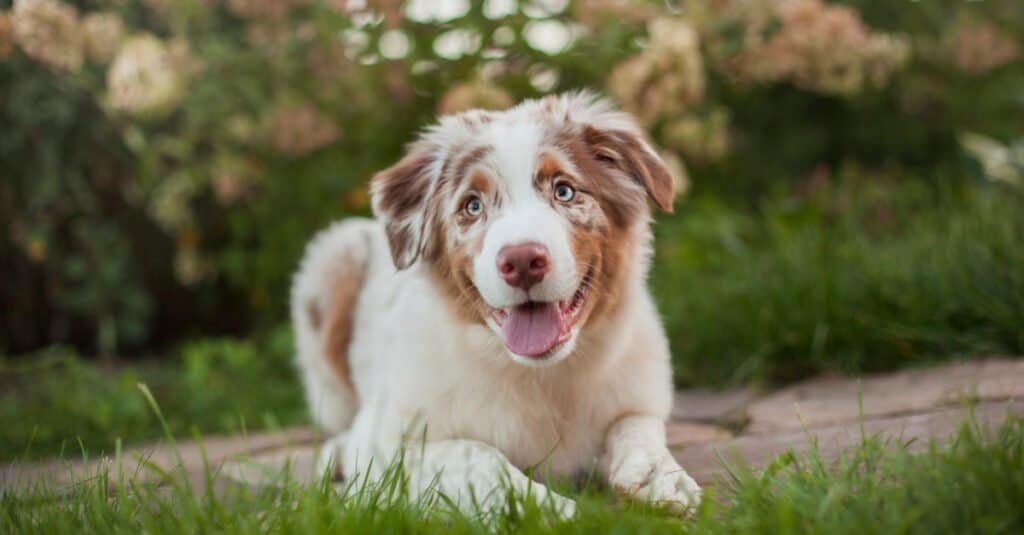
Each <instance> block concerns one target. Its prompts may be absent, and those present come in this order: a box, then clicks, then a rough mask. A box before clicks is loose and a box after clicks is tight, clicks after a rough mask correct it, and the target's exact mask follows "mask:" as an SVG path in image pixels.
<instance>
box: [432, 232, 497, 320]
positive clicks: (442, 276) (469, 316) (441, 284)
mask: <svg viewBox="0 0 1024 535" xmlns="http://www.w3.org/2000/svg"><path fill="white" fill-rule="evenodd" d="M438 233H439V235H438V236H437V241H438V243H446V240H445V236H444V233H445V231H444V230H443V226H441V225H439V226H438ZM483 237H484V234H483V233H482V232H481V233H480V234H478V235H477V236H476V237H475V238H474V239H471V240H468V241H467V242H463V243H459V244H456V245H455V246H453V247H449V248H447V249H446V250H445V251H444V253H443V254H440V255H438V256H437V258H436V259H435V261H434V262H433V264H432V266H431V268H432V269H431V270H430V274H431V277H432V278H433V279H434V284H435V285H437V288H438V289H440V290H441V293H442V295H444V297H445V301H446V302H447V303H448V304H449V305H450V309H451V311H452V312H453V313H454V314H455V317H456V318H458V319H459V320H460V321H463V322H465V323H468V324H478V325H484V324H485V320H484V318H485V317H486V314H488V310H487V307H486V306H485V304H484V302H483V298H482V297H481V296H480V291H479V290H477V288H476V285H475V284H473V258H474V257H475V256H476V255H477V254H478V253H479V252H480V249H481V248H482V247H483Z"/></svg>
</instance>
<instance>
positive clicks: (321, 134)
mask: <svg viewBox="0 0 1024 535" xmlns="http://www.w3.org/2000/svg"><path fill="white" fill-rule="evenodd" d="M270 126H271V129H272V131H271V136H272V137H271V141H272V144H273V146H274V147H275V148H276V149H277V150H278V151H280V152H282V153H284V154H286V155H288V156H292V157H299V156H304V155H306V154H309V153H311V152H313V151H315V150H317V149H320V148H323V147H326V146H327V145H330V144H331V143H334V142H335V141H336V140H337V139H338V127H337V126H335V124H334V120H333V119H332V118H331V117H328V116H326V115H324V114H323V113H321V112H320V110H319V109H317V107H316V106H314V105H313V104H312V103H309V102H300V103H294V104H285V105H282V106H280V107H278V108H277V110H276V111H275V112H274V115H273V117H272V119H271V125H270Z"/></svg>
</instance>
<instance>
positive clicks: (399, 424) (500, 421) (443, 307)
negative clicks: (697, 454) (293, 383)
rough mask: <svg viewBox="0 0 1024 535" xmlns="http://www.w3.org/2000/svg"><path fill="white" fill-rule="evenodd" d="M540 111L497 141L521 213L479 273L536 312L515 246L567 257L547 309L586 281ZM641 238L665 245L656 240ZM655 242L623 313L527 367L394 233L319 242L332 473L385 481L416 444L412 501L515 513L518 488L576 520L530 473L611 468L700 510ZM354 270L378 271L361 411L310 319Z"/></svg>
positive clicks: (504, 219)
mask: <svg viewBox="0 0 1024 535" xmlns="http://www.w3.org/2000/svg"><path fill="white" fill-rule="evenodd" d="M559 106H561V108H558V112H559V113H561V112H563V111H564V112H565V113H575V114H577V115H578V116H580V117H581V118H586V120H588V121H590V122H592V123H596V124H597V125H598V126H608V127H616V128H620V129H628V130H634V129H635V127H634V126H633V125H632V123H631V122H630V121H628V119H627V118H626V117H625V116H623V115H622V114H619V113H617V112H612V111H611V110H610V109H608V108H607V106H606V105H605V104H603V103H602V102H600V101H594V100H593V99H592V98H590V97H587V96H585V95H575V96H569V97H562V100H560V101H559ZM539 113H541V112H540V109H539V105H538V104H537V103H536V102H532V103H524V104H521V105H520V106H518V107H516V108H514V109H512V110H510V111H508V112H505V113H504V114H502V115H501V116H500V117H499V120H496V121H495V127H494V130H492V134H493V142H494V146H495V151H494V159H493V160H491V161H490V163H489V164H488V165H489V166H490V167H491V168H497V171H498V172H499V173H500V174H501V176H502V180H503V187H504V188H506V191H505V195H506V198H505V202H506V204H505V206H504V208H503V210H502V213H501V215H500V216H499V219H498V220H496V221H494V222H493V223H492V225H491V228H490V231H489V232H488V234H487V236H486V238H485V241H484V247H483V251H482V252H481V254H480V255H479V256H478V257H477V258H476V262H475V264H474V265H475V269H474V271H475V273H474V276H475V283H476V285H477V287H478V289H479V290H480V292H481V294H482V296H483V297H484V299H485V300H486V301H488V302H489V303H490V304H491V305H492V306H507V305H509V304H514V303H520V302H522V301H524V300H525V299H526V296H525V295H523V294H524V292H523V291H522V290H516V289H512V288H509V287H508V286H507V285H505V284H504V283H503V282H502V281H501V279H500V277H499V276H498V274H497V271H496V267H495V255H496V254H497V251H498V250H500V248H501V247H502V246H504V245H508V244H512V243H518V242H521V241H538V242H540V243H543V244H544V245H546V246H547V247H548V249H549V251H550V252H551V255H552V264H553V270H552V273H551V274H550V276H549V278H548V279H546V280H545V281H544V282H543V283H542V284H541V285H539V286H537V287H536V288H535V289H532V290H531V295H530V297H531V298H534V299H537V298H541V296H543V298H545V299H550V298H557V299H566V298H569V297H570V296H571V295H572V293H573V292H574V291H575V287H576V284H577V281H578V277H579V274H578V272H577V270H578V268H577V266H575V264H574V262H575V261H574V259H573V257H572V254H571V251H570V249H569V241H568V240H569V234H568V232H569V229H568V226H567V224H566V222H565V221H564V220H562V219H561V218H560V216H559V215H558V213H557V212H555V211H554V210H552V209H551V208H550V207H549V206H548V205H547V204H545V203H543V202H540V200H539V199H538V198H537V195H536V192H535V191H534V190H533V188H532V187H531V186H530V180H532V173H533V167H534V165H535V164H534V162H535V160H536V157H537V151H538V148H539V145H540V141H539V140H540V132H539V129H538V126H537V121H536V120H535V119H536V117H537V115H538V114H539ZM602 121H604V123H602ZM460 128H465V127H464V126H459V124H456V123H455V122H453V121H452V120H450V119H449V120H442V121H441V124H440V125H439V126H437V127H434V128H433V129H431V130H430V131H428V133H427V136H428V138H429V137H430V136H433V137H434V138H433V139H434V142H437V141H438V139H443V140H444V143H449V142H459V140H464V139H466V137H467V136H466V135H465V132H463V131H461V130H460ZM442 145H443V144H442ZM646 224H647V223H646V220H645V221H643V222H641V223H640V225H644V226H646ZM637 232H638V233H639V235H641V236H643V237H644V240H649V237H648V234H649V233H648V232H647V230H646V228H643V229H639V228H638V229H637ZM642 245H643V247H641V248H640V249H639V250H637V251H636V252H635V258H634V259H633V266H632V271H631V277H630V279H629V280H628V281H627V283H626V288H625V290H624V292H623V298H622V305H621V306H620V307H618V308H617V309H616V312H615V313H614V315H612V316H608V317H605V318H602V319H601V320H600V321H602V322H603V324H602V325H600V326H595V328H594V329H591V330H585V331H583V334H579V333H577V334H578V335H577V336H574V339H573V343H572V344H568V347H566V348H563V350H561V351H560V354H559V355H557V358H554V359H553V362H551V363H549V365H547V366H544V367H530V366H524V365H523V364H524V363H530V362H529V359H516V358H514V357H515V356H513V358H511V359H510V358H509V356H510V355H509V353H508V351H507V350H506V349H505V347H504V344H503V342H502V340H501V338H500V336H498V335H497V334H496V333H495V331H494V325H491V327H485V326H482V325H467V324H466V323H465V322H462V321H459V320H458V319H457V318H456V317H455V314H454V311H453V310H451V308H450V307H451V303H450V302H448V301H446V300H445V298H444V296H442V295H441V294H440V290H439V289H438V288H436V287H435V286H434V284H433V283H432V282H431V279H430V277H429V276H428V274H427V271H426V268H425V267H424V266H423V263H422V262H419V263H416V264H413V265H412V267H410V268H409V269H406V270H403V271H396V270H395V268H394V267H393V264H392V259H391V256H390V253H389V250H388V245H387V238H386V237H385V234H384V230H383V227H382V225H381V224H380V223H379V222H374V221H369V220H352V221H348V222H345V223H341V224H336V225H334V226H332V227H330V228H329V229H328V230H326V231H325V232H324V233H322V234H321V235H320V236H318V237H317V238H315V239H314V240H313V242H312V243H311V244H310V246H309V249H308V251H307V254H306V259H305V261H304V262H303V264H302V267H301V268H300V270H299V272H298V274H297V275H296V278H295V285H294V289H293V294H292V300H293V302H292V313H293V319H294V322H295V331H296V345H297V350H298V355H297V361H298V365H299V369H300V370H301V373H302V377H303V380H304V383H305V385H306V388H307V397H308V400H309V404H310V410H311V412H312V415H313V419H314V421H316V422H317V423H318V424H319V425H321V426H322V427H324V428H325V429H327V430H330V431H332V432H334V433H338V436H337V438H335V439H333V440H331V441H329V442H328V443H327V444H326V445H325V448H324V456H323V459H324V462H325V463H327V462H336V463H337V468H339V469H340V471H341V472H342V473H343V474H344V475H345V476H347V477H351V476H355V475H366V474H368V472H369V474H368V475H370V476H371V477H373V476H376V475H379V474H380V470H381V469H382V468H383V467H384V466H386V465H388V464H389V463H390V462H391V461H392V460H393V459H395V458H396V455H398V453H399V452H400V451H402V450H403V448H404V447H405V446H409V449H408V452H413V453H412V454H407V455H405V457H404V459H405V463H406V470H407V473H408V477H409V478H410V489H411V490H412V491H413V492H416V493H429V492H443V493H445V494H446V495H447V496H448V497H449V498H450V499H452V500H454V501H455V502H456V503H458V504H459V505H460V506H461V507H466V508H469V507H470V504H471V503H474V500H475V501H476V503H478V504H479V505H481V506H483V507H484V508H485V509H493V508H497V507H500V506H501V505H502V504H503V503H504V497H503V496H502V494H501V492H499V491H498V489H499V483H504V484H507V485H511V486H512V488H513V489H516V490H518V491H525V490H527V489H529V490H530V492H531V495H532V496H535V497H538V498H541V499H552V500H554V501H555V505H556V506H557V508H558V509H559V510H560V511H561V512H562V513H564V514H571V512H572V502H571V501H569V500H567V499H565V498H562V497H559V496H555V495H554V494H553V493H549V492H547V491H546V489H545V488H544V487H543V486H542V485H540V484H539V483H536V482H532V481H530V480H529V479H528V478H526V477H525V476H524V475H523V474H522V472H520V471H519V470H522V469H524V468H527V467H532V466H540V467H541V469H540V470H538V471H537V473H539V474H543V473H546V472H550V473H552V474H555V475H573V474H576V473H579V472H581V471H586V470H588V469H590V468H591V467H593V466H597V467H599V468H601V469H602V470H603V471H604V472H605V474H606V475H607V476H608V477H609V482H610V483H611V485H612V487H614V488H616V489H619V490H621V491H622V492H624V493H626V494H629V495H636V496H640V497H642V498H643V499H650V500H654V501H657V502H666V503H671V504H674V505H676V506H678V507H680V508H684V509H685V508H687V507H691V506H693V505H695V504H696V503H697V501H698V500H699V489H698V488H697V487H696V485H695V484H694V483H693V480H692V479H689V477H688V476H686V475H685V472H683V471H682V469H681V468H680V467H679V466H678V464H676V463H675V461H674V460H673V459H672V456H671V455H670V454H669V452H668V450H667V448H666V446H665V431H664V423H663V422H664V421H665V419H666V418H667V417H668V414H669V410H670V404H671V400H672V385H671V368H670V364H669V352H668V344H667V341H666V338H665V334H664V332H663V330H662V327H661V323H660V321H659V318H658V316H657V312H656V310H655V307H654V304H653V302H652V300H651V298H650V295H649V294H648V292H647V290H646V283H645V276H646V270H647V263H648V261H647V256H648V254H649V253H648V250H649V248H648V247H647V244H646V243H644V244H642ZM346 269H349V270H354V269H358V270H361V271H362V272H363V273H364V274H365V279H364V284H363V289H362V293H361V295H360V296H359V299H358V303H357V305H356V307H355V310H354V314H353V327H354V332H353V337H352V340H351V344H350V346H349V362H350V367H351V374H352V377H351V379H352V383H353V384H354V386H355V396H354V398H353V396H350V395H347V394H346V392H345V389H344V388H343V387H342V385H341V383H340V382H339V381H338V380H337V379H336V378H335V377H334V375H333V373H332V371H331V369H330V368H329V366H327V364H326V362H325V358H324V355H323V352H322V347H323V341H322V340H321V338H320V337H321V336H322V333H318V332H316V330H315V329H314V328H313V326H312V325H311V324H310V321H309V319H308V318H307V317H306V316H307V313H306V308H305V307H306V304H307V302H308V301H309V300H310V299H312V300H315V301H316V302H318V303H320V304H321V305H322V306H324V307H329V306H330V303H328V302H326V299H328V298H329V297H328V296H329V292H328V291H327V288H328V284H329V280H330V277H338V276H345V275H344V271H345V270H346ZM535 291H536V292H537V295H533V294H534V292H535ZM517 292H518V293H517ZM421 440H425V443H424V444H420V441H421ZM421 446H422V447H421ZM599 459H600V460H601V461H600V462H598V461H599Z"/></svg>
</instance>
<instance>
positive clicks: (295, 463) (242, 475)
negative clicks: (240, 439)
mask: <svg viewBox="0 0 1024 535" xmlns="http://www.w3.org/2000/svg"><path fill="white" fill-rule="evenodd" d="M318 447H319V446H318V445H317V444H307V445H295V446H289V447H286V448H281V449H278V450H274V451H267V452H263V453H260V454H256V455H252V456H249V457H246V458H242V459H235V460H231V461H228V462H227V463H225V464H224V467H223V468H222V469H221V472H220V473H221V475H223V476H225V477H228V478H230V479H232V480H234V481H236V482H238V483H241V484H243V485H247V486H250V487H268V486H279V485H281V484H282V482H283V481H287V480H288V478H291V480H292V481H300V482H301V481H313V480H315V478H318V477H320V474H318V473H317V471H316V454H317V450H318Z"/></svg>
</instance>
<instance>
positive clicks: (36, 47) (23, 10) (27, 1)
mask: <svg viewBox="0 0 1024 535" xmlns="http://www.w3.org/2000/svg"><path fill="white" fill-rule="evenodd" d="M11 29H12V30H13V35H14V41H15V42H16V43H17V44H18V46H19V47H21V49H22V50H23V51H24V52H25V54H26V55H28V56H29V57H31V58H32V59H34V60H36V61H39V62H40V63H43V64H44V65H47V66H48V67H50V68H51V69H54V70H56V71H75V70H78V68H79V67H81V66H82V62H83V61H84V59H85V57H84V52H85V42H84V36H83V34H82V32H81V28H80V23H79V20H78V10H77V9H75V8H74V7H73V6H70V5H68V4H65V3H63V2H60V1H59V0H15V1H14V9H12V10H11Z"/></svg>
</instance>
